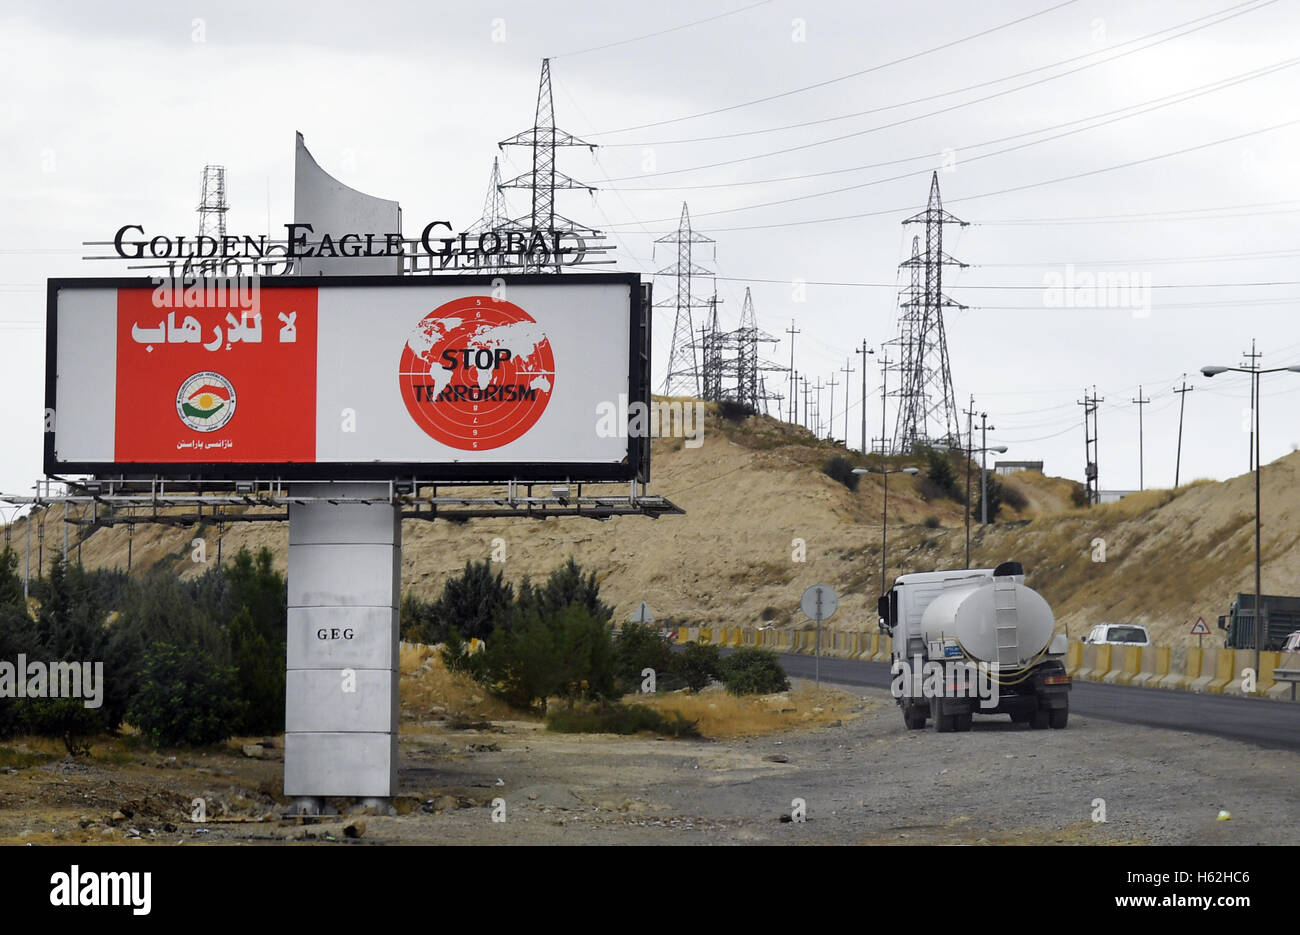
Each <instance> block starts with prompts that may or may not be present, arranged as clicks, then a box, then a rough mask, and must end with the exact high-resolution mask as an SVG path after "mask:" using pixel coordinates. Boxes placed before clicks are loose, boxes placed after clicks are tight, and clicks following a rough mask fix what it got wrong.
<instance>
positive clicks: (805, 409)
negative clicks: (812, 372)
mask: <svg viewBox="0 0 1300 935" xmlns="http://www.w3.org/2000/svg"><path fill="white" fill-rule="evenodd" d="M799 379H800V380H801V381H802V382H803V427H804V428H808V378H807V377H800V378H799Z"/></svg>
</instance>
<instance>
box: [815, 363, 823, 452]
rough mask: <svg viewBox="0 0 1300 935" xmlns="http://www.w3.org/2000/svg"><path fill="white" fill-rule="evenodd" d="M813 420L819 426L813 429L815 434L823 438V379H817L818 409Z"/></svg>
mask: <svg viewBox="0 0 1300 935" xmlns="http://www.w3.org/2000/svg"><path fill="white" fill-rule="evenodd" d="M813 418H814V420H815V421H816V423H817V425H816V427H815V428H814V429H813V434H814V435H816V436H817V437H818V438H821V437H822V378H821V377H818V378H817V408H816V409H814V410H813Z"/></svg>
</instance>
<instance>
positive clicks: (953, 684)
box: [878, 562, 1070, 731]
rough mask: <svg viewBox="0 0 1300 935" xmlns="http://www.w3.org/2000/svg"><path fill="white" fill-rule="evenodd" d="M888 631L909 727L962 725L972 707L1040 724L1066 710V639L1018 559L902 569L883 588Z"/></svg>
mask: <svg viewBox="0 0 1300 935" xmlns="http://www.w3.org/2000/svg"><path fill="white" fill-rule="evenodd" d="M878 609H879V613H880V628H881V630H883V631H884V632H885V633H887V634H889V635H890V636H891V637H893V654H892V671H893V676H894V679H893V694H894V700H895V701H896V702H897V703H898V705H899V707H900V708H902V711H903V720H904V722H905V723H906V724H907V727H908V729H910V730H920V729H922V728H924V727H925V724H926V721H927V720H929V719H931V718H933V719H934V726H935V729H936V730H939V731H965V730H970V727H971V720H972V717H973V715H975V714H1009V715H1010V716H1011V720H1012V721H1014V722H1016V723H1020V724H1028V725H1029V726H1030V727H1032V728H1035V729H1038V730H1041V729H1044V728H1047V727H1053V728H1058V729H1059V728H1064V727H1065V726H1066V723H1067V721H1068V720H1069V716H1070V676H1069V675H1068V674H1067V673H1066V671H1065V663H1064V657H1065V653H1066V650H1067V649H1068V646H1069V642H1068V639H1067V638H1066V636H1065V634H1058V633H1056V632H1055V629H1056V618H1055V617H1054V616H1053V614H1052V608H1051V607H1050V606H1048V603H1047V601H1046V600H1044V599H1043V597H1042V595H1040V594H1039V593H1038V592H1037V591H1035V590H1034V589H1033V588H1030V587H1027V586H1026V585H1025V573H1024V569H1023V568H1022V567H1021V565H1020V563H1019V562H1003V563H1002V564H1001V565H999V566H998V567H997V568H992V569H988V568H983V569H980V568H964V569H960V570H956V571H933V572H921V573H917V574H908V575H900V576H899V577H898V578H897V579H896V580H895V581H894V586H893V588H892V589H891V590H890V591H889V593H888V594H885V595H883V596H881V598H880V601H879V604H878Z"/></svg>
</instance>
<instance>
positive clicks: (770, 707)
mask: <svg viewBox="0 0 1300 935" xmlns="http://www.w3.org/2000/svg"><path fill="white" fill-rule="evenodd" d="M623 701H624V703H626V704H639V705H645V706H647V707H650V708H654V709H655V710H657V711H659V712H660V713H661V714H664V715H666V716H667V715H671V713H672V712H673V711H680V712H681V714H682V717H684V718H686V719H687V720H688V721H698V722H699V724H698V727H699V731H700V733H701V734H702V735H703V736H705V737H709V738H713V739H719V740H721V739H727V738H732V737H759V736H762V735H764V734H772V733H776V732H779V731H784V730H789V729H791V728H795V727H799V728H809V727H819V726H822V725H826V724H831V723H833V722H835V721H845V720H848V719H849V718H853V717H857V716H858V715H859V714H861V713H862V711H863V710H865V707H866V706H867V705H868V704H869V703H868V702H864V701H863V700H862V699H861V698H858V697H856V696H854V695H852V694H850V693H848V692H845V691H840V690H839V689H832V688H825V687H823V688H822V690H821V694H820V695H818V693H817V691H816V690H815V689H814V688H813V687H812V686H811V685H801V686H800V687H798V688H795V689H793V690H791V691H788V692H781V693H780V694H776V695H747V696H742V697H737V696H735V695H729V694H727V693H726V691H724V690H723V689H722V688H721V687H719V686H714V687H712V688H708V689H705V690H704V691H702V692H699V693H698V694H694V695H692V694H689V693H687V692H672V693H668V694H663V695H628V696H626V697H625V698H624V699H623Z"/></svg>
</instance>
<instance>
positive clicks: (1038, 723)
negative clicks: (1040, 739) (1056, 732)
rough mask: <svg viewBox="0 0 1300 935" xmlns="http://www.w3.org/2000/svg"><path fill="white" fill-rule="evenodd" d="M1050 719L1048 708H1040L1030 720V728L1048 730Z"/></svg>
mask: <svg viewBox="0 0 1300 935" xmlns="http://www.w3.org/2000/svg"><path fill="white" fill-rule="evenodd" d="M1049 720H1050V718H1049V712H1048V710H1047V709H1046V708H1039V709H1038V710H1037V711H1035V712H1034V716H1033V717H1031V718H1030V719H1029V726H1030V727H1032V728H1033V729H1034V730H1046V729H1047V724H1048V721H1049Z"/></svg>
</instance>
